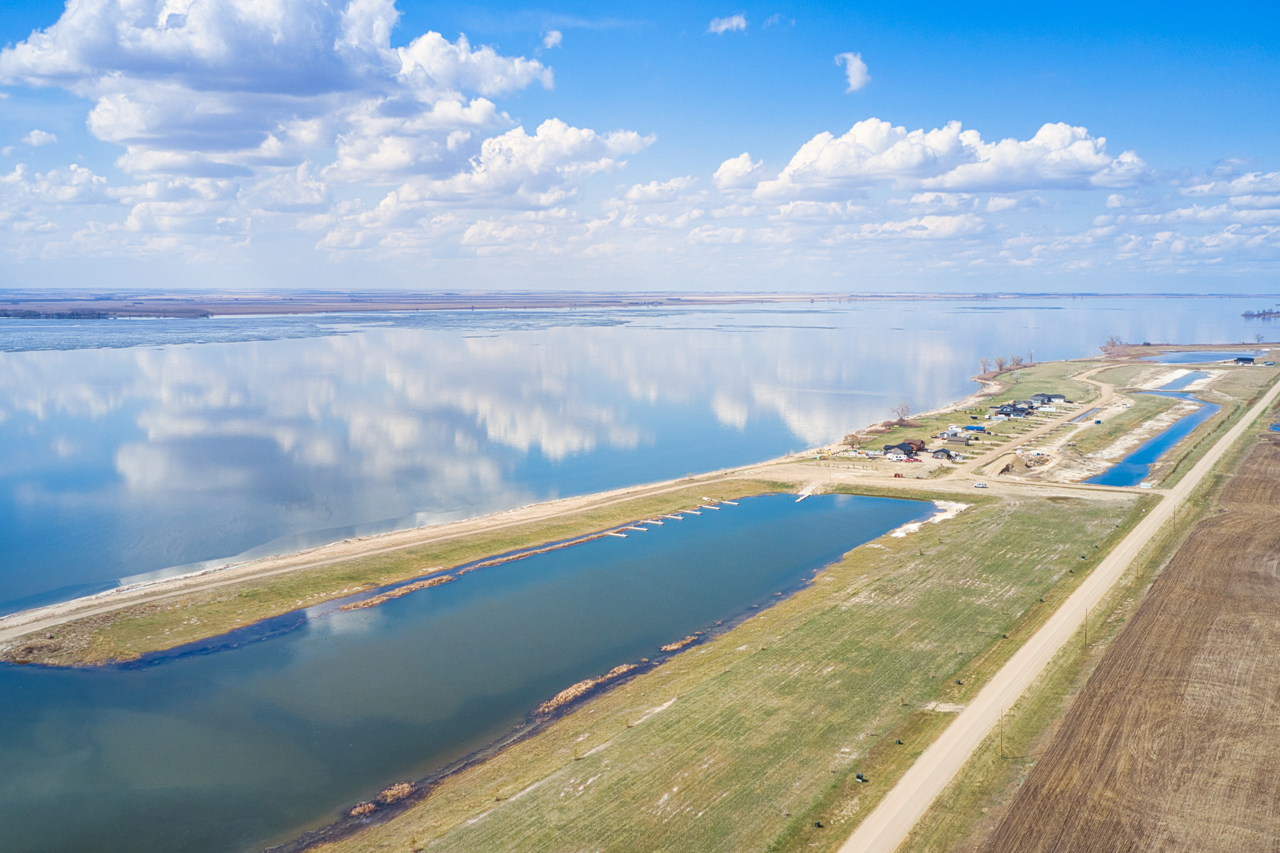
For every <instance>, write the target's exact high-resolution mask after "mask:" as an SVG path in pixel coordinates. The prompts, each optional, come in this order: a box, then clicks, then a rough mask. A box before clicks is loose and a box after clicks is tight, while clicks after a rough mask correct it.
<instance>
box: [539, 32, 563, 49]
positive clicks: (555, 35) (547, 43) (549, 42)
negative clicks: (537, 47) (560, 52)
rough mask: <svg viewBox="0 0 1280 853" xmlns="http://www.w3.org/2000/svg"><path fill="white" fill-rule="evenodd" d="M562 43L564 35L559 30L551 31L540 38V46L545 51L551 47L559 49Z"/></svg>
mask: <svg viewBox="0 0 1280 853" xmlns="http://www.w3.org/2000/svg"><path fill="white" fill-rule="evenodd" d="M562 42H564V33H562V32H560V31H559V30H551V31H549V32H548V33H547V34H546V35H545V36H543V37H542V46H543V47H545V48H546V49H547V50H550V49H551V48H553V47H559V46H560V45H561V43H562Z"/></svg>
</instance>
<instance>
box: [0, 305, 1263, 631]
mask: <svg viewBox="0 0 1280 853" xmlns="http://www.w3.org/2000/svg"><path fill="white" fill-rule="evenodd" d="M1250 304H1251V303H1250V302H1249V301H1248V300H1240V299H1161V300H1147V299H1088V298H1061V299H1016V298H1014V299H1008V298H1001V299H955V300H945V299H941V300H929V301H908V300H904V301H877V302H857V301H851V302H845V303H830V304H826V305H816V306H811V305H808V304H795V305H769V306H753V305H744V306H729V307H716V308H691V309H683V310H674V309H665V308H664V309H648V308H635V309H618V310H564V311H520V310H512V311H475V312H447V311H446V312H411V313H407V314H381V315H377V314H375V315H355V314H345V315H338V314H335V315H307V316H299V317H243V318H220V319H213V320H130V321H111V320H99V321H90V320H86V321H52V320H50V321H43V320H41V321H36V320H32V321H27V320H0V447H3V448H5V450H6V451H7V452H6V453H4V454H0V554H2V555H3V558H2V559H0V614H3V613H9V612H13V611H17V610H22V609H25V608H27V607H32V606H37V605H39V604H45V603H51V602H54V601H60V600H66V599H69V598H73V597H75V596H77V595H84V594H87V593H91V592H95V591H99V590H102V589H107V588H110V587H113V586H116V585H117V584H118V583H119V580H120V579H121V578H134V579H140V578H143V577H148V576H155V575H165V574H172V573H176V569H175V567H182V566H188V567H200V568H203V567H208V566H217V565H222V564H224V563H225V562H227V561H230V560H233V559H241V558H247V557H252V556H254V555H262V554H270V553H281V552H285V551H291V550H298V549H301V548H306V547H311V546H314V545H319V544H324V543H326V542H332V541H335V540H339V539H343V538H346V537H349V536H354V535H366V534H370V533H376V532H380V531H386V530H393V529H398V528H404V527H413V526H419V525H424V524H435V523H440V522H445V521H450V520H454V519H458V518H466V517H473V516H477V515H483V514H485V513H490V512H497V511H500V510H505V509H510V508H512V507H517V506H521V505H524V504H528V503H533V502H538V501H544V500H548V499H551V498H555V497H562V496H567V495H581V494H589V493H593V492H597V491H601V490H606V489H614V488H620V487H624V486H630V485H635V484H638V483H645V482H653V481H655V480H665V479H670V478H675V477H681V476H684V475H685V474H688V473H692V472H704V471H710V470H715V469H718V468H722V467H730V466H737V465H744V464H749V463H752V462H758V461H762V460H765V459H770V458H773V457H777V456H781V455H783V454H785V453H787V452H789V451H798V450H801V449H805V448H809V447H814V446H817V445H821V444H824V443H827V442H830V441H834V440H837V439H839V438H840V437H841V436H843V435H845V434H846V433H848V432H850V431H852V430H855V429H858V428H861V427H863V426H865V425H867V424H868V423H872V422H874V421H879V420H883V419H884V418H886V417H889V416H890V408H891V407H892V406H894V405H896V404H898V403H907V404H909V405H910V406H911V408H912V409H913V410H914V411H923V410H926V409H931V408H936V407H938V406H941V405H945V404H947V403H950V402H953V401H955V400H958V399H960V398H962V397H964V396H966V395H967V394H969V393H971V392H973V391H975V390H977V386H976V385H975V384H974V383H973V382H972V381H971V380H970V377H971V376H972V375H973V374H974V373H976V372H977V370H978V358H980V357H987V358H992V357H995V356H1002V355H1007V354H1009V353H1010V352H1013V353H1017V354H1019V355H1021V356H1023V357H1029V356H1033V357H1034V358H1035V359H1036V360H1041V361H1043V360H1049V359H1059V358H1078V357H1083V356H1090V355H1096V354H1097V352H1098V350H1097V346H1098V345H1099V344H1101V343H1102V342H1103V341H1104V340H1105V339H1106V337H1107V336H1108V335H1109V334H1116V335H1118V336H1119V337H1121V338H1123V339H1125V340H1137V341H1142V340H1150V341H1160V342H1169V343H1211V342H1229V341H1239V340H1246V339H1252V337H1253V333H1254V331H1255V330H1256V328H1257V327H1256V324H1253V325H1251V324H1250V323H1249V322H1248V321H1245V320H1243V319H1242V318H1241V317H1240V312H1241V310H1242V307H1248V305H1250Z"/></svg>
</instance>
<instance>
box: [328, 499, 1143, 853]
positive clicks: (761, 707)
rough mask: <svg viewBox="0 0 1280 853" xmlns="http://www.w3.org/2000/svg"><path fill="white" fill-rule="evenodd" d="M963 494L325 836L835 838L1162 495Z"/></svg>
mask: <svg viewBox="0 0 1280 853" xmlns="http://www.w3.org/2000/svg"><path fill="white" fill-rule="evenodd" d="M898 495H899V496H906V495H904V494H903V493H898ZM913 496H917V497H944V496H935V495H929V494H925V493H920V494H916V495H913ZM945 497H948V498H954V495H946V496H945ZM973 499H974V501H975V504H974V505H973V506H972V507H970V508H969V509H968V510H966V511H965V512H963V513H961V515H960V516H959V517H958V518H955V519H952V520H949V521H947V522H944V523H942V524H937V525H934V524H926V525H925V526H924V528H923V529H922V530H921V531H919V532H917V533H913V534H911V535H909V536H907V537H905V538H892V537H885V538H883V539H881V540H879V541H877V542H875V543H870V544H868V545H865V546H863V547H861V548H858V549H855V550H854V551H852V552H850V553H849V554H847V555H846V556H845V557H844V558H843V559H842V560H841V561H840V562H838V563H837V564H835V565H834V566H832V567H830V568H828V569H827V570H825V571H824V572H823V573H821V574H820V575H819V576H818V577H817V579H816V580H815V582H814V583H813V584H812V585H811V586H809V587H806V588H805V589H802V590H801V591H800V592H798V593H797V594H796V595H794V596H792V597H791V598H788V599H786V600H784V601H781V602H779V603H778V604H777V605H776V606H775V607H773V608H771V609H769V610H768V611H765V612H763V613H761V614H759V615H757V616H755V617H753V618H751V619H749V620H747V621H746V622H744V623H743V624H741V625H739V626H737V627H735V628H734V629H732V630H731V631H729V632H727V633H726V634H724V635H722V636H720V637H718V638H716V639H714V640H712V641H711V642H708V643H706V644H704V645H701V646H698V647H695V648H693V649H691V650H690V651H688V652H685V653H683V654H680V655H678V656H676V657H675V658H674V659H672V660H671V661H669V662H667V663H666V664H664V665H663V666H661V667H659V668H657V669H656V670H654V671H652V672H650V673H647V674H645V675H643V676H640V677H637V678H636V679H634V680H632V681H630V682H627V683H624V684H622V685H620V686H619V687H617V688H615V689H614V690H612V691H610V692H609V693H606V694H604V695H602V696H599V697H597V698H594V699H592V700H590V701H588V702H587V703H585V704H584V705H583V706H581V707H579V708H578V709H577V710H575V711H574V712H573V713H571V714H569V715H568V716H566V717H564V718H563V719H561V720H558V721H556V722H555V723H553V724H552V725H551V726H550V727H549V728H548V729H547V730H545V731H543V732H542V733H540V734H538V735H537V736H535V737H532V738H530V739H529V740H526V741H524V742H521V743H518V744H516V745H514V746H512V747H510V748H509V749H507V750H505V751H504V752H502V753H500V754H499V755H497V756H495V757H493V758H492V759H490V760H489V761H487V762H485V763H484V764H481V765H479V766H477V767H473V768H470V769H467V770H465V771H463V772H461V773H459V774H458V775H456V776H453V777H451V778H449V779H446V780H445V781H444V782H442V783H441V784H440V785H439V787H438V788H436V789H435V790H433V791H432V792H431V794H430V795H429V796H428V797H427V798H426V799H425V800H423V801H421V802H420V803H418V804H416V805H414V806H413V807H411V808H410V810H409V811H407V812H406V813H405V814H403V815H401V816H400V817H398V818H396V819H394V820H392V821H391V822H390V823H387V824H384V825H380V826H374V827H371V828H369V829H367V830H365V831H364V832H361V833H359V834H357V835H354V836H351V837H349V838H347V839H345V840H343V841H340V842H336V843H334V844H330V845H325V846H323V847H321V848H320V849H321V850H324V851H326V853H339V851H341V853H355V851H372V850H388V849H394V850H405V851H410V850H418V849H423V848H424V847H425V846H426V845H428V844H430V845H431V846H432V849H438V850H494V851H499V850H520V851H539V850H564V849H586V848H590V849H595V850H618V851H622V850H637V849H644V850H649V851H659V850H680V851H685V850H703V851H715V850H726V851H737V850H766V849H767V850H773V851H787V850H799V849H810V848H812V847H817V848H818V849H833V848H834V847H836V846H838V845H839V844H840V843H841V842H842V840H843V839H844V838H845V837H846V835H847V833H848V832H849V831H850V829H851V828H852V826H853V825H854V824H855V823H856V821H857V820H858V819H859V818H860V817H861V816H862V815H864V814H865V813H866V812H867V811H868V810H869V809H870V808H871V807H872V806H873V805H874V803H875V802H876V801H877V800H878V799H879V798H880V797H881V796H883V794H884V793H885V792H886V791H887V790H888V789H889V787H890V786H891V785H892V783H893V781H894V779H896V778H897V777H898V776H899V775H900V774H901V773H902V772H904V771H905V770H906V768H907V767H908V766H910V764H911V762H912V761H914V759H915V758H916V757H917V756H918V755H919V754H920V752H922V751H923V749H924V748H925V747H926V746H927V745H928V743H929V742H931V741H932V740H933V739H934V737H936V735H937V734H938V733H939V732H940V731H941V730H942V728H944V727H945V726H946V725H947V724H948V723H949V722H950V720H951V719H952V718H953V715H952V714H951V713H947V712H945V711H939V710H931V707H932V705H933V703H963V702H965V701H967V700H968V699H969V698H970V697H971V696H972V695H973V694H974V693H975V692H976V690H977V689H978V688H979V687H980V685H981V684H982V683H983V681H985V680H986V679H987V678H988V677H989V676H990V675H991V674H992V673H994V672H995V671H996V670H997V669H998V668H999V667H1000V666H1001V665H1002V664H1003V663H1004V662H1005V661H1006V660H1007V659H1008V658H1009V656H1010V655H1012V654H1013V652H1014V651H1015V650H1016V648H1017V646H1018V641H1019V639H1021V638H1023V637H1025V636H1029V635H1030V634H1031V633H1032V632H1033V631H1034V630H1035V628H1037V627H1038V626H1039V625H1040V624H1042V623H1043V621H1044V620H1045V619H1046V618H1048V616H1049V615H1050V614H1051V613H1052V611H1053V609H1054V608H1055V606H1056V605H1057V604H1058V603H1059V602H1061V601H1062V600H1063V598H1065V596H1066V595H1068V594H1069V593H1070V591H1071V590H1072V589H1074V588H1075V586H1076V585H1077V584H1078V582H1079V581H1080V580H1082V579H1083V577H1084V576H1085V574H1086V573H1087V570H1088V569H1090V568H1092V567H1093V566H1094V565H1095V564H1096V562H1097V561H1098V559H1099V558H1100V556H1101V555H1102V554H1105V553H1106V551H1107V550H1108V549H1109V548H1110V547H1111V546H1112V545H1113V544H1114V543H1115V542H1116V541H1118V540H1119V539H1120V538H1121V537H1122V536H1123V535H1125V533H1127V531H1128V530H1129V529H1130V528H1131V526H1132V525H1133V524H1134V523H1136V520H1137V518H1138V517H1139V515H1140V513H1139V511H1138V510H1139V509H1140V508H1142V507H1145V506H1149V505H1151V501H1153V500H1155V498H1153V497H1151V496H1144V497H1142V498H1132V497H1127V496H1120V495H1106V496H1105V497H1104V496H1100V495H1099V496H1091V497H1090V499H1088V500H1086V499H1077V498H1042V497H1030V498H1028V497H1020V498H1018V499H1017V500H1002V499H1000V498H998V497H996V496H994V495H992V496H982V497H978V496H974V498H973ZM1041 599H1043V603H1041ZM1006 634H1007V635H1008V637H1009V639H1004V636H1003V635H1006ZM957 681H959V682H962V683H957ZM641 721H643V722H641ZM898 740H901V741H903V744H902V745H898V744H897V741H898ZM859 772H861V773H865V774H866V775H867V776H868V777H869V778H870V780H871V781H870V782H868V783H865V784H864V783H860V782H858V781H856V778H855V774H856V773H859ZM388 781H389V782H390V781H394V780H388ZM815 822H821V823H822V825H823V826H822V827H821V828H819V827H817V826H815Z"/></svg>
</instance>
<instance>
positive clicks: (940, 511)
mask: <svg viewBox="0 0 1280 853" xmlns="http://www.w3.org/2000/svg"><path fill="white" fill-rule="evenodd" d="M933 505H934V506H935V507H937V509H936V510H935V511H934V513H933V515H931V516H929V517H928V518H926V519H925V520H924V521H911V522H908V523H907V524H904V525H902V526H901V527H899V528H898V529H896V530H894V531H892V532H891V533H890V534H889V535H890V536H892V537H893V538H894V539H902V538H903V537H905V536H906V535H907V534H908V533H915V532H916V531H918V530H919V529H920V528H921V527H924V526H925V525H926V524H937V523H938V522H940V521H946V520H947V519H949V518H955V517H956V516H957V515H959V514H960V513H962V512H964V511H965V510H966V509H968V508H969V506H970V504H966V503H960V501H934V502H933Z"/></svg>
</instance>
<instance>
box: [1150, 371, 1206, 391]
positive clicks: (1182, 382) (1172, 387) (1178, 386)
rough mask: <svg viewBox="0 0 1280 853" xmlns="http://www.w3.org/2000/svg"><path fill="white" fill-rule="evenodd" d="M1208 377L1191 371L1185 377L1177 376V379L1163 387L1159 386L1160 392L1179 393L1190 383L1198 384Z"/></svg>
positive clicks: (1199, 372)
mask: <svg viewBox="0 0 1280 853" xmlns="http://www.w3.org/2000/svg"><path fill="white" fill-rule="evenodd" d="M1208 375H1209V374H1207V373H1202V372H1201V371H1199V370H1193V371H1191V372H1190V373H1188V374H1187V375H1185V376H1179V377H1178V378H1177V379H1175V380H1173V381H1172V382H1167V383H1165V384H1164V385H1161V386H1160V390H1161V391H1181V390H1182V389H1183V388H1186V387H1187V386H1188V385H1190V384H1191V383H1192V382H1198V381H1200V380H1201V379H1204V378H1205V377H1206V376H1208Z"/></svg>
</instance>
